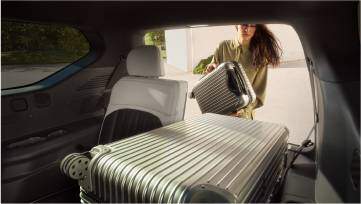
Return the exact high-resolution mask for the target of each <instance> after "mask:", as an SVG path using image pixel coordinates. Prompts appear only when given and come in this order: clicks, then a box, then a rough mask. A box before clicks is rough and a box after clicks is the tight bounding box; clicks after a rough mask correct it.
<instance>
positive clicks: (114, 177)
mask: <svg viewBox="0 0 361 204" xmlns="http://www.w3.org/2000/svg"><path fill="white" fill-rule="evenodd" d="M287 137H288V130H287V128H286V127H284V126H281V125H277V124H272V123H267V122H260V121H252V120H246V119H242V118H237V117H231V116H223V115H217V114H203V115H201V116H199V117H196V118H194V119H191V120H188V121H181V122H177V123H174V124H172V125H168V126H165V127H162V128H159V129H155V130H152V131H150V132H147V133H143V134H139V135H137V136H134V137H131V138H127V139H124V140H120V141H117V142H113V143H110V144H107V145H99V146H96V147H94V148H93V149H92V150H91V151H90V152H86V153H83V154H71V155H68V156H67V157H66V158H65V159H63V161H62V165H61V168H62V171H63V172H64V173H66V174H67V175H68V176H70V177H72V178H74V179H77V180H78V181H79V185H80V186H81V200H82V202H157V203H163V202H167V203H187V202H208V203H209V202H218V203H224V202H233V203H234V202H266V201H269V199H270V198H271V196H272V193H273V191H274V188H275V185H276V184H277V179H278V177H279V176H280V174H281V171H282V166H283V164H282V160H283V155H284V153H285V151H286V146H287V143H286V140H287Z"/></svg>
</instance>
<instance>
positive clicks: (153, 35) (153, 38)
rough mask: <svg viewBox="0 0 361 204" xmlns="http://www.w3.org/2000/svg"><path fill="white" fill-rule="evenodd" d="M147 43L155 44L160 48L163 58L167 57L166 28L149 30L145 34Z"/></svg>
mask: <svg viewBox="0 0 361 204" xmlns="http://www.w3.org/2000/svg"><path fill="white" fill-rule="evenodd" d="M144 43H145V45H155V46H157V47H158V48H159V50H160V52H161V56H162V58H163V59H165V58H167V55H166V47H165V34H164V30H159V31H152V32H148V33H146V34H145V36H144Z"/></svg>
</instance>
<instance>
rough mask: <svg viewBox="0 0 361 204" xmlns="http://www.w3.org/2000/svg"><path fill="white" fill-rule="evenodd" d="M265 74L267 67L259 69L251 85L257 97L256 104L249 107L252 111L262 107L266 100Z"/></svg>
mask: <svg viewBox="0 0 361 204" xmlns="http://www.w3.org/2000/svg"><path fill="white" fill-rule="evenodd" d="M267 72H268V68H267V67H262V68H259V69H258V72H257V74H256V77H255V79H254V81H253V83H252V86H253V89H254V92H255V93H256V96H257V99H256V102H255V103H253V104H251V105H250V106H251V108H252V109H256V108H259V107H261V106H263V105H264V102H265V98H266V86H267Z"/></svg>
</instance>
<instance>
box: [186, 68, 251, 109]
mask: <svg viewBox="0 0 361 204" xmlns="http://www.w3.org/2000/svg"><path fill="white" fill-rule="evenodd" d="M190 97H191V98H195V99H196V100H197V103H198V105H199V108H200V110H201V112H202V113H218V114H229V113H231V112H236V111H238V110H240V109H242V108H245V107H246V106H248V105H249V104H251V103H253V102H254V101H255V100H256V94H255V92H254V90H253V88H252V85H251V83H250V82H249V79H248V77H247V75H246V72H245V71H244V69H243V67H242V66H241V65H240V64H238V63H237V62H234V61H230V62H224V63H222V64H220V65H219V66H218V67H217V68H216V69H215V70H213V71H212V72H211V73H209V74H207V75H206V76H204V77H203V78H202V79H201V80H200V81H199V82H198V83H197V84H196V85H195V86H194V88H193V90H192V92H191V95H190Z"/></svg>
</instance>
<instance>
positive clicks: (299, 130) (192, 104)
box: [144, 24, 313, 144]
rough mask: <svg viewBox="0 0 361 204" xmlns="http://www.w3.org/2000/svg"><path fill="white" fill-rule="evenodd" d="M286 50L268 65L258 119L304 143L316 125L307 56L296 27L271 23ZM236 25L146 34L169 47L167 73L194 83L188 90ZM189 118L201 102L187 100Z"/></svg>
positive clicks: (151, 42) (232, 36)
mask: <svg viewBox="0 0 361 204" xmlns="http://www.w3.org/2000/svg"><path fill="white" fill-rule="evenodd" d="M267 27H268V29H269V30H270V31H271V32H272V33H273V34H274V35H275V37H276V39H277V40H278V41H279V43H280V46H281V48H282V55H281V59H280V65H279V66H277V67H275V68H273V67H272V66H271V65H270V66H269V67H268V77H267V78H268V80H267V88H266V94H265V95H266V96H265V103H264V105H263V106H262V107H259V108H257V109H256V110H255V119H256V120H261V121H268V122H274V123H281V124H285V125H286V126H287V127H288V128H289V129H290V132H291V133H292V134H291V137H290V140H289V141H290V142H291V143H296V144H300V143H301V142H302V141H303V140H304V138H305V137H306V136H307V134H308V132H309V131H310V129H311V128H312V126H313V103H312V95H311V88H310V79H309V75H308V70H307V65H306V62H305V56H304V52H303V48H302V45H301V42H300V39H299V37H298V35H297V33H296V31H295V30H294V29H293V28H292V27H291V26H289V25H283V24H268V25H267ZM236 34H237V33H236V28H235V26H234V25H223V26H207V25H201V26H189V27H187V28H177V29H165V30H163V31H161V30H158V31H157V32H153V33H152V32H148V33H146V35H145V37H144V39H145V44H148V45H157V46H158V47H163V48H164V50H163V52H165V53H164V54H163V56H166V58H165V59H164V68H165V76H164V77H162V78H165V79H173V80H184V81H187V82H188V92H191V91H192V89H193V87H194V86H195V85H196V84H197V83H198V81H199V79H201V78H202V77H203V75H202V73H203V71H204V70H205V68H206V65H208V64H209V63H210V62H211V60H212V58H213V55H214V52H215V50H216V48H217V47H218V46H219V44H220V43H221V42H223V41H225V40H234V39H235V36H236ZM186 103H187V104H186V109H185V116H184V118H185V119H190V118H193V117H195V116H197V115H200V114H201V111H200V108H199V105H198V103H197V101H196V100H194V99H188V100H187V102H186Z"/></svg>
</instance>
